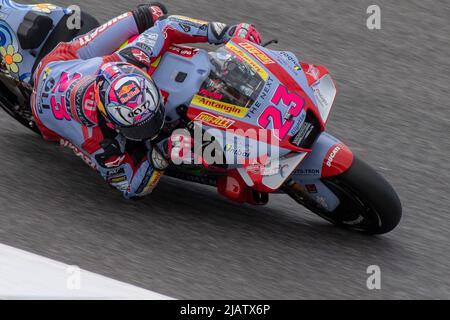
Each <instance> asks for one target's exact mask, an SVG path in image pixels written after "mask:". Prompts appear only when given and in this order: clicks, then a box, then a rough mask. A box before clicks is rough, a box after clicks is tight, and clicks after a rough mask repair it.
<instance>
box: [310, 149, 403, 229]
mask: <svg viewBox="0 0 450 320" xmlns="http://www.w3.org/2000/svg"><path fill="white" fill-rule="evenodd" d="M322 181H323V183H324V184H325V185H326V186H327V187H328V188H329V189H330V190H331V191H332V192H333V193H334V194H335V195H336V196H337V197H338V198H339V200H340V205H339V206H338V207H337V208H336V209H335V210H334V211H333V212H327V211H325V210H320V209H316V210H314V211H315V212H316V213H317V214H318V215H320V216H321V217H323V218H324V219H326V220H328V221H330V222H332V223H334V224H336V225H339V226H342V227H345V228H348V229H353V230H357V231H362V232H364V233H367V234H373V235H375V234H384V233H387V232H389V231H391V230H393V229H394V228H395V227H396V226H397V225H398V224H399V222H400V219H401V217H402V205H401V203H400V199H399V197H398V195H397V193H396V192H395V190H394V189H393V188H392V186H391V185H390V184H389V182H387V181H386V180H385V179H384V178H383V177H382V176H381V175H380V174H379V173H378V172H376V171H375V170H374V169H372V167H370V166H369V165H367V164H366V163H365V162H363V161H361V160H359V159H358V158H356V157H355V158H354V161H353V164H352V166H351V167H350V168H349V169H348V170H347V171H346V172H345V173H343V174H341V175H339V176H335V177H331V178H325V179H323V180H322Z"/></svg>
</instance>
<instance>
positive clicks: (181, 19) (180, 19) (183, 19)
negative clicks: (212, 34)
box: [170, 16, 208, 25]
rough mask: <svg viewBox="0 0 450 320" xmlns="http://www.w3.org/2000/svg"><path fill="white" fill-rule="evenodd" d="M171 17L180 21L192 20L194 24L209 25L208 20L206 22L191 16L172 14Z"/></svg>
mask: <svg viewBox="0 0 450 320" xmlns="http://www.w3.org/2000/svg"><path fill="white" fill-rule="evenodd" d="M170 19H171V20H175V21H178V22H191V23H193V24H194V25H205V24H206V25H207V24H208V22H206V21H203V20H198V19H193V18H189V17H185V16H171V17H170Z"/></svg>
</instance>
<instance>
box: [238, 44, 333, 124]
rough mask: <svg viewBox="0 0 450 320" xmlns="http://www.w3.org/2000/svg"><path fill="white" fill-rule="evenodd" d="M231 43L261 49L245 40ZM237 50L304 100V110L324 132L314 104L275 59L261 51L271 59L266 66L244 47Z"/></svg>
mask: <svg viewBox="0 0 450 320" xmlns="http://www.w3.org/2000/svg"><path fill="white" fill-rule="evenodd" d="M233 42H235V43H237V44H240V43H249V44H251V45H252V46H253V47H255V48H256V49H258V50H259V51H262V50H261V49H259V48H258V47H256V45H255V44H253V43H252V42H250V41H248V40H246V39H242V38H234V39H233ZM239 48H241V49H242V50H244V51H245V52H247V53H248V54H249V55H251V56H252V57H254V58H255V60H256V62H257V63H258V64H260V65H261V66H263V67H265V68H267V70H269V71H270V72H271V73H272V74H273V75H274V76H275V77H276V78H278V80H280V82H281V83H282V84H283V85H285V86H286V87H287V89H288V90H289V91H291V92H295V93H297V94H298V95H300V96H301V97H302V98H303V99H304V100H305V103H306V104H305V109H306V110H310V111H311V112H312V113H313V114H314V115H315V116H316V118H317V119H318V120H319V123H320V127H321V130H322V131H324V130H325V124H324V122H323V120H322V117H321V116H320V113H319V110H318V109H317V107H316V105H315V104H314V102H313V101H312V100H311V99H310V98H309V96H308V95H307V94H306V93H305V91H304V90H303V88H302V87H301V86H300V85H299V84H298V83H297V81H295V79H294V78H292V76H291V75H290V74H289V73H288V72H287V71H286V70H285V69H284V68H283V67H282V66H281V65H280V64H278V63H277V62H276V61H275V59H273V58H272V57H270V56H269V55H268V54H267V53H265V52H264V51H262V52H263V53H264V54H266V55H267V56H268V57H269V58H271V59H272V60H273V62H274V63H267V64H263V63H261V62H260V61H259V59H258V58H257V57H256V56H255V55H254V54H252V53H251V52H249V51H248V50H246V49H245V48H244V47H242V46H239Z"/></svg>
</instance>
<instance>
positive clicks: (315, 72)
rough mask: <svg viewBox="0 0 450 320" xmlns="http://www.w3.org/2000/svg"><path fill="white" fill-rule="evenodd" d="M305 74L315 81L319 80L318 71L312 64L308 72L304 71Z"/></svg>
mask: <svg viewBox="0 0 450 320" xmlns="http://www.w3.org/2000/svg"><path fill="white" fill-rule="evenodd" d="M306 74H308V75H310V76H311V77H312V78H313V79H314V80H316V81H317V80H319V77H320V71H319V69H317V68H316V66H314V65H313V64H310V65H309V67H308V71H306Z"/></svg>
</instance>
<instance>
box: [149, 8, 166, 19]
mask: <svg viewBox="0 0 450 320" xmlns="http://www.w3.org/2000/svg"><path fill="white" fill-rule="evenodd" d="M150 10H151V11H152V14H153V15H154V16H157V17H162V16H163V15H164V12H163V11H162V10H161V8H160V7H158V6H151V7H150Z"/></svg>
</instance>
